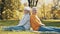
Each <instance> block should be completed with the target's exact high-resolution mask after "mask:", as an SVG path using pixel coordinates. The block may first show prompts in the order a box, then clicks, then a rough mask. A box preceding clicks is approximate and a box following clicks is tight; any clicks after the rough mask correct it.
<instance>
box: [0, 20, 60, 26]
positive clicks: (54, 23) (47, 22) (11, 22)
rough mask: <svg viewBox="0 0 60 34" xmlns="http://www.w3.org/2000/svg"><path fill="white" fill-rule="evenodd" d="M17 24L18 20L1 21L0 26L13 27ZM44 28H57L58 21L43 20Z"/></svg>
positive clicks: (59, 21) (59, 23)
mask: <svg viewBox="0 0 60 34" xmlns="http://www.w3.org/2000/svg"><path fill="white" fill-rule="evenodd" d="M18 23H19V20H1V21H0V26H14V25H17V24H18ZM42 23H44V24H45V25H46V26H57V27H60V20H43V21H42Z"/></svg>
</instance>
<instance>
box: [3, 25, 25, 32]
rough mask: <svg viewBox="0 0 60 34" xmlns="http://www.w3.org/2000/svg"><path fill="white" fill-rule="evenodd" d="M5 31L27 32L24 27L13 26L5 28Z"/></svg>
mask: <svg viewBox="0 0 60 34" xmlns="http://www.w3.org/2000/svg"><path fill="white" fill-rule="evenodd" d="M3 29H4V30H5V31H12V30H25V28H24V27H23V26H12V27H7V28H3Z"/></svg>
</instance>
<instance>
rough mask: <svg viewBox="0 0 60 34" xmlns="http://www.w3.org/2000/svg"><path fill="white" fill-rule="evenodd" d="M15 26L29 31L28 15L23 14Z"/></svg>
mask: <svg viewBox="0 0 60 34" xmlns="http://www.w3.org/2000/svg"><path fill="white" fill-rule="evenodd" d="M17 26H24V27H25V29H26V30H28V29H30V15H29V14H25V15H24V16H23V18H22V20H21V21H19V24H18V25H17Z"/></svg>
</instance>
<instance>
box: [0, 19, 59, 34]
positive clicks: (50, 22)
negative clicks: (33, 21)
mask: <svg viewBox="0 0 60 34" xmlns="http://www.w3.org/2000/svg"><path fill="white" fill-rule="evenodd" d="M18 22H19V20H1V21H0V26H14V25H17V24H18ZM42 22H43V23H44V24H45V25H46V26H54V27H60V20H43V21H42ZM0 34H39V32H29V31H19V32H15V31H13V32H10V31H0ZM43 34H56V33H43Z"/></svg>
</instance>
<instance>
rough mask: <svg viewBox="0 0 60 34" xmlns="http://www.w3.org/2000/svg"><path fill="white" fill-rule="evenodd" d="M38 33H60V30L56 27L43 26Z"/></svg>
mask: <svg viewBox="0 0 60 34" xmlns="http://www.w3.org/2000/svg"><path fill="white" fill-rule="evenodd" d="M38 31H56V32H60V29H58V28H54V27H46V26H41V27H40V28H39V30H38Z"/></svg>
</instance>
